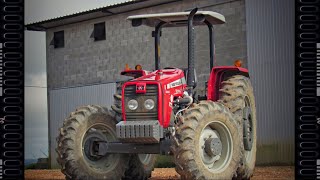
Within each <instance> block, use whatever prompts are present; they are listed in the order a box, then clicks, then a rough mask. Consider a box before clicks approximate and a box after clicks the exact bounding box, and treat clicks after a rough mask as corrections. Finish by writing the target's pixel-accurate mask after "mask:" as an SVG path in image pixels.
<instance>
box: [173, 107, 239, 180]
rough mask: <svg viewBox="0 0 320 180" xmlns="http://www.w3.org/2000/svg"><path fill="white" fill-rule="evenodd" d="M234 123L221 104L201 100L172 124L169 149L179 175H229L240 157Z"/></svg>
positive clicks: (223, 177)
mask: <svg viewBox="0 0 320 180" xmlns="http://www.w3.org/2000/svg"><path fill="white" fill-rule="evenodd" d="M240 143H241V142H240V137H239V131H238V127H237V123H236V122H235V121H234V120H233V118H232V114H231V113H230V111H229V110H228V109H227V108H225V107H224V106H223V104H220V103H216V102H211V101H201V102H200V104H196V105H194V107H192V108H190V109H188V110H186V112H185V113H184V115H182V116H181V117H180V120H179V123H177V124H176V132H175V135H174V141H173V146H172V151H173V154H174V159H175V163H176V171H177V172H178V173H179V174H180V175H181V177H182V179H190V180H191V179H192V180H193V179H204V180H205V179H210V180H214V179H216V180H218V179H219V180H221V179H231V178H232V177H233V176H234V174H235V173H236V170H237V168H238V166H239V162H240V158H241V149H240Z"/></svg>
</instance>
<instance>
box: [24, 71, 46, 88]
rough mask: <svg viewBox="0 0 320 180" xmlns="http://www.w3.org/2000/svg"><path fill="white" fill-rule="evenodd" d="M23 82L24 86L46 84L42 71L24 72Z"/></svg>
mask: <svg viewBox="0 0 320 180" xmlns="http://www.w3.org/2000/svg"><path fill="white" fill-rule="evenodd" d="M25 84H26V86H39V87H46V86H47V75H46V74H45V73H44V72H43V73H38V74H26V75H25Z"/></svg>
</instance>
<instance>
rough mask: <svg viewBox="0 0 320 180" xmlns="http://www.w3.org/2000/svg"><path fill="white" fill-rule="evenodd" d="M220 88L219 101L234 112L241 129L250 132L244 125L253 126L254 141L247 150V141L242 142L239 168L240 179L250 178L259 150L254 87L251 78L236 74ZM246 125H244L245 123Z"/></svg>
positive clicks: (252, 136) (252, 135)
mask: <svg viewBox="0 0 320 180" xmlns="http://www.w3.org/2000/svg"><path fill="white" fill-rule="evenodd" d="M221 85H222V87H221V89H220V99H219V102H221V103H223V104H224V105H225V106H226V107H228V108H229V109H230V111H231V112H232V113H233V114H234V117H235V120H236V121H237V122H238V124H239V125H240V128H241V131H242V132H244V134H246V133H248V132H247V131H244V129H243V127H247V128H248V124H249V128H251V132H250V133H251V134H250V136H251V138H252V142H250V144H251V146H252V147H251V149H250V150H248V149H247V150H246V148H245V147H247V146H246V142H247V141H245V140H243V142H244V143H242V144H241V147H242V148H241V149H242V154H243V155H244V157H243V158H242V165H241V167H240V168H239V169H238V173H237V176H238V177H237V178H238V179H250V178H251V176H252V175H253V172H254V167H255V162H256V151H257V147H256V146H257V132H256V127H257V118H256V106H255V100H254V94H253V88H252V85H251V82H250V79H249V78H247V77H245V76H242V75H234V76H231V77H230V78H228V79H227V80H225V81H223V82H222V84H221ZM247 109H250V112H251V115H250V120H244V119H249V118H248V116H247V115H246V114H247V113H246V111H247ZM249 122H250V123H249ZM245 123H246V125H245V126H244V124H245Z"/></svg>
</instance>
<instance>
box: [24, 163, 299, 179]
mask: <svg viewBox="0 0 320 180" xmlns="http://www.w3.org/2000/svg"><path fill="white" fill-rule="evenodd" d="M25 179H26V180H51V179H52V180H53V179H55V180H56V179H59V180H62V179H64V176H63V174H62V173H61V172H60V170H26V171H25ZM178 179H180V176H179V175H178V174H177V173H176V171H175V170H174V168H156V169H155V170H154V171H153V172H152V177H151V178H150V180H178ZM260 179H277V180H280V179H281V180H291V179H294V167H293V166H270V167H269V166H268V167H256V169H255V172H254V176H253V178H252V180H260Z"/></svg>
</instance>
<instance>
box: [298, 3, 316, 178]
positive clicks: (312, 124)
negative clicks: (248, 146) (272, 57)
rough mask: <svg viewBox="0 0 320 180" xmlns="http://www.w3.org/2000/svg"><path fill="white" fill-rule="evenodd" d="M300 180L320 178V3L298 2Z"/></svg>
mask: <svg viewBox="0 0 320 180" xmlns="http://www.w3.org/2000/svg"><path fill="white" fill-rule="evenodd" d="M295 9H296V15H295V16H296V17H295V19H296V24H295V28H296V37H295V38H296V44H295V50H296V57H295V58H296V61H295V64H296V77H295V78H296V105H295V106H296V112H295V113H296V121H295V122H296V129H295V130H296V133H295V135H296V153H295V158H296V170H295V175H296V179H320V154H319V153H320V151H319V150H320V143H319V139H320V138H319V137H320V133H319V130H320V119H319V118H320V110H319V108H320V103H319V102H320V96H317V95H319V94H317V81H319V80H320V79H319V77H320V75H319V73H320V72H317V69H318V67H317V66H319V64H317V50H316V47H317V43H320V40H319V36H320V29H319V22H320V20H319V19H320V15H319V14H320V0H296V7H295Z"/></svg>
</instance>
